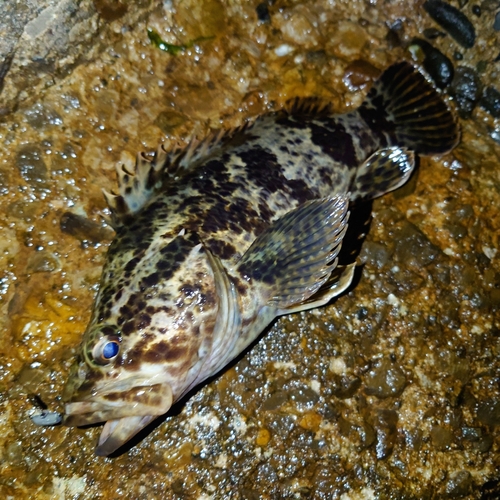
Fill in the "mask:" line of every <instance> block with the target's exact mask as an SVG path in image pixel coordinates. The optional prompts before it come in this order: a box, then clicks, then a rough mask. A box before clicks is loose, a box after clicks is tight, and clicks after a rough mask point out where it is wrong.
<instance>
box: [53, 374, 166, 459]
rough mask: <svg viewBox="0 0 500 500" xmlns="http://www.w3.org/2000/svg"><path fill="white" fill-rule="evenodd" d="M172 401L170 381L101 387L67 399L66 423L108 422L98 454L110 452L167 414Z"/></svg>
mask: <svg viewBox="0 0 500 500" xmlns="http://www.w3.org/2000/svg"><path fill="white" fill-rule="evenodd" d="M75 399H76V398H75ZM172 402H173V394H172V389H171V387H170V385H169V384H167V383H161V384H154V385H149V386H148V385H138V386H137V385H136V386H134V387H132V388H131V389H128V390H124V391H121V392H118V391H116V390H113V391H112V392H103V391H99V392H97V394H93V395H91V396H88V397H87V398H85V399H84V400H83V401H82V400H81V399H80V400H79V401H77V402H69V403H67V404H66V407H65V415H64V419H63V422H62V423H63V425H66V426H68V427H79V426H82V425H90V424H96V423H100V422H105V425H104V428H103V430H102V432H101V436H100V438H99V442H98V445H97V448H96V454H97V455H99V456H107V455H109V454H111V453H113V452H114V451H116V450H117V449H118V448H120V447H121V446H123V445H124V444H125V443H126V442H127V441H128V440H129V439H131V438H132V437H133V436H135V435H136V434H137V433H138V432H139V431H141V430H142V429H143V428H144V427H146V426H147V425H148V424H149V423H150V422H152V421H153V420H154V419H155V418H157V417H158V416H160V415H163V414H165V413H166V412H167V411H168V410H169V409H170V407H171V406H172Z"/></svg>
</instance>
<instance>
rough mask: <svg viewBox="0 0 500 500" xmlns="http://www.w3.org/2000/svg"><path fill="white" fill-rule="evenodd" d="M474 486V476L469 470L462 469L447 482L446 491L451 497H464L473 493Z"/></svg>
mask: <svg viewBox="0 0 500 500" xmlns="http://www.w3.org/2000/svg"><path fill="white" fill-rule="evenodd" d="M472 487H473V481H472V476H471V474H470V472H468V471H465V470H463V471H460V472H457V473H455V474H453V476H452V477H451V478H450V480H449V481H448V482H447V483H446V493H447V494H448V496H449V498H464V497H465V496H467V495H469V493H471V491H472Z"/></svg>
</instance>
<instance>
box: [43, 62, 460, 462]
mask: <svg viewBox="0 0 500 500" xmlns="http://www.w3.org/2000/svg"><path fill="white" fill-rule="evenodd" d="M459 137H460V132H459V128H458V124H457V120H456V117H455V114H454V112H453V111H452V110H451V109H450V108H449V107H448V105H447V104H446V103H445V101H444V100H443V99H442V97H441V96H440V94H439V93H438V91H436V90H435V89H434V87H433V85H432V84H431V83H430V82H429V81H428V80H427V78H426V77H425V76H424V75H423V74H422V73H421V72H420V71H419V70H418V69H417V68H415V67H414V66H413V65H412V64H411V63H409V62H405V61H401V62H397V63H395V64H393V65H392V66H390V67H388V68H387V69H386V70H385V71H383V72H382V74H381V76H380V77H379V78H378V80H376V81H375V82H374V83H373V85H372V87H371V89H370V90H369V91H368V93H367V95H366V97H365V99H364V101H363V102H362V104H361V106H360V107H359V108H357V109H356V110H353V111H349V112H347V113H344V114H335V112H334V110H333V109H332V108H331V106H330V105H329V104H328V103H324V102H322V101H321V100H319V99H314V98H310V99H295V100H293V101H291V102H290V103H288V104H287V105H286V106H285V107H284V108H283V109H282V110H279V111H276V112H273V113H267V114H265V115H263V116H260V117H259V118H257V119H255V120H254V121H253V122H252V123H251V124H249V125H248V126H244V127H241V128H239V129H235V130H232V131H228V132H214V133H213V134H212V135H211V136H210V137H209V138H208V139H205V140H202V141H196V140H193V141H192V142H191V143H190V144H189V145H188V146H187V147H184V148H174V149H172V150H170V151H167V150H165V149H164V148H160V149H158V151H157V152H156V154H155V155H154V156H152V155H151V156H146V155H144V154H140V155H139V156H138V159H137V162H136V165H135V168H134V169H133V171H130V170H128V169H127V168H126V167H125V166H120V167H119V168H118V169H117V170H118V191H117V192H116V193H109V192H105V196H106V199H107V202H108V204H109V207H110V209H111V212H112V217H113V225H114V229H115V231H116V236H115V238H114V240H113V241H112V243H111V245H110V247H109V249H108V252H107V256H106V262H105V265H104V268H103V272H102V277H101V281H100V287H99V290H98V293H97V295H96V298H95V302H94V306H93V309H92V314H91V319H90V322H89V324H88V327H87V329H86V331H85V333H84V335H83V340H82V343H81V347H80V348H79V351H78V355H77V357H76V360H75V363H74V365H73V367H72V368H71V371H70V374H69V376H68V381H67V383H66V385H65V388H64V391H63V397H62V399H63V401H64V404H65V406H64V414H63V415H62V425H66V426H70V427H78V426H85V425H89V424H97V423H104V427H103V429H102V431H101V434H100V437H99V439H98V442H97V445H96V449H95V453H96V454H97V455H99V456H108V455H110V454H113V453H115V452H117V450H119V449H120V448H121V447H123V446H124V445H125V444H126V443H128V442H129V441H130V439H131V438H132V437H133V436H134V435H136V434H137V433H138V432H139V431H141V430H142V429H144V428H145V427H146V426H147V425H148V424H149V423H150V422H152V421H153V420H155V419H157V418H158V417H159V416H161V415H164V414H166V413H167V412H168V411H169V409H170V408H171V406H172V405H173V403H175V402H176V401H178V400H179V399H181V398H182V397H183V396H184V395H186V394H187V393H188V392H189V391H190V390H192V389H193V388H195V387H196V386H198V385H199V384H200V383H202V382H203V381H205V380H206V379H207V378H209V377H212V376H214V375H215V374H217V373H218V372H220V371H221V370H223V369H224V367H225V366H227V364H228V363H230V362H231V361H232V360H233V359H234V358H235V357H237V356H238V355H239V354H240V353H241V352H242V351H244V350H245V349H246V348H247V347H248V346H249V345H250V344H251V343H252V342H254V341H255V340H256V339H257V338H258V337H259V336H260V335H261V333H262V332H263V330H264V329H265V328H266V327H267V326H268V325H269V324H270V323H272V322H273V321H274V320H275V319H276V318H277V317H279V316H281V315H285V314H291V313H295V312H299V311H304V310H307V309H311V308H315V307H320V306H322V305H325V304H328V303H329V302H330V301H331V300H332V299H333V298H334V297H336V296H338V295H339V294H341V293H342V292H344V291H345V290H346V289H347V288H348V287H349V286H350V284H351V282H352V277H353V272H354V266H355V263H351V264H349V265H346V266H339V265H338V255H339V251H340V249H341V246H342V242H343V240H344V237H345V234H346V229H347V226H348V220H349V213H350V207H354V206H356V204H357V203H360V202H363V201H365V200H371V199H374V198H376V197H379V196H382V195H384V194H385V193H388V192H390V191H392V190H394V189H397V188H398V187H400V186H402V185H403V184H404V183H405V182H406V181H407V180H408V178H409V177H410V175H411V174H412V172H413V170H414V168H415V158H416V156H415V155H416V154H420V155H441V154H444V153H447V152H449V151H451V150H452V149H453V148H454V147H455V145H456V144H457V143H458V141H459ZM45 419H46V420H47V421H49V422H55V421H57V420H58V419H57V418H56V417H55V416H53V415H50V414H49V418H48V419H47V418H46V417H45ZM45 419H38V420H39V421H40V422H39V423H42V421H43V420H45Z"/></svg>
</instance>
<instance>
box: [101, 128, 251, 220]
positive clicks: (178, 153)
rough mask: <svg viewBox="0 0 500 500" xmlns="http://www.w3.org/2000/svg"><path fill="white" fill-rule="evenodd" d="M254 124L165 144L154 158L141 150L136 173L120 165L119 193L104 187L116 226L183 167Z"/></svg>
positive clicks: (193, 162)
mask: <svg viewBox="0 0 500 500" xmlns="http://www.w3.org/2000/svg"><path fill="white" fill-rule="evenodd" d="M251 125H253V121H247V122H246V123H244V124H243V125H241V126H239V127H235V128H231V129H228V130H225V129H219V130H213V131H211V132H210V133H209V134H208V135H207V137H205V138H204V139H202V140H199V139H197V138H196V137H194V138H192V139H191V140H190V141H189V143H188V144H187V145H185V146H183V145H181V144H179V143H176V144H175V145H174V146H173V147H172V148H171V149H170V150H169V151H167V150H166V149H165V147H164V146H163V145H161V146H160V147H159V148H158V149H157V151H156V153H155V154H154V156H153V157H152V158H151V159H150V158H148V157H147V156H146V155H145V154H144V153H139V154H138V155H137V159H136V162H135V166H134V169H133V171H132V172H129V171H128V170H127V168H126V167H125V165H119V166H118V167H117V169H116V171H117V176H118V193H114V192H111V193H110V192H108V191H106V190H103V193H104V197H105V198H106V201H107V203H108V206H109V208H110V209H111V211H112V212H113V223H114V225H115V226H116V225H117V224H119V223H121V222H123V221H124V220H125V219H126V218H127V217H130V216H131V215H133V214H135V213H137V212H138V211H139V210H141V209H142V208H143V207H144V205H145V204H146V203H147V202H148V201H149V200H150V199H151V197H152V196H153V195H154V194H155V193H157V192H158V191H160V190H161V189H162V188H164V187H165V186H166V185H167V184H168V183H169V182H170V181H171V180H172V179H173V178H174V177H175V176H176V175H178V174H179V173H180V171H181V170H184V169H188V168H190V167H191V166H193V165H195V164H197V163H198V162H200V161H202V160H203V159H205V158H208V157H209V156H211V155H212V154H213V153H214V152H215V151H216V150H217V149H218V148H219V147H221V146H222V145H224V144H225V143H226V142H228V141H229V140H231V139H232V138H233V137H234V136H235V135H237V134H239V133H242V132H244V131H245V130H246V129H247V128H248V127H250V126H251Z"/></svg>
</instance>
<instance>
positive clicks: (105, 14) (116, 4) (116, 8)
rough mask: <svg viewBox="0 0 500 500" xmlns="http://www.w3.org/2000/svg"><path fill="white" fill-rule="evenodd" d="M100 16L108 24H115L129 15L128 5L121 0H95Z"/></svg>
mask: <svg viewBox="0 0 500 500" xmlns="http://www.w3.org/2000/svg"><path fill="white" fill-rule="evenodd" d="M94 5H95V8H96V10H97V12H98V13H99V15H100V16H101V17H102V18H103V19H104V20H105V21H107V22H113V21H116V20H117V19H120V17H122V16H124V15H125V14H126V13H127V10H128V5H127V4H126V3H122V2H120V1H119V0H118V1H116V0H94Z"/></svg>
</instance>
